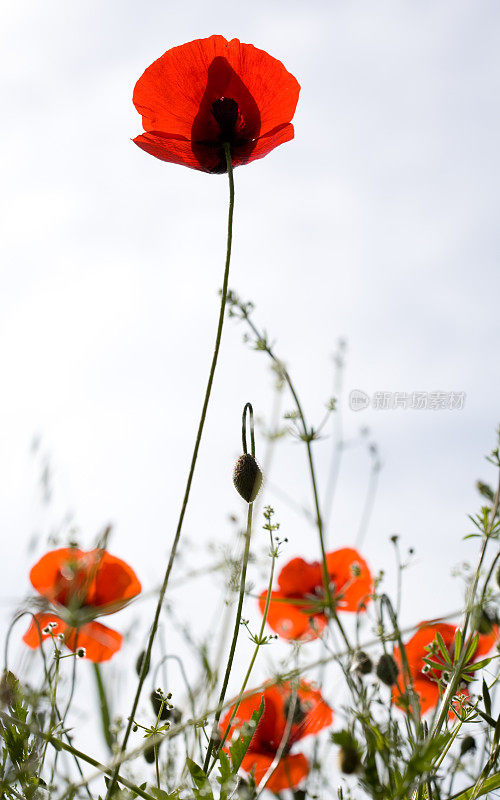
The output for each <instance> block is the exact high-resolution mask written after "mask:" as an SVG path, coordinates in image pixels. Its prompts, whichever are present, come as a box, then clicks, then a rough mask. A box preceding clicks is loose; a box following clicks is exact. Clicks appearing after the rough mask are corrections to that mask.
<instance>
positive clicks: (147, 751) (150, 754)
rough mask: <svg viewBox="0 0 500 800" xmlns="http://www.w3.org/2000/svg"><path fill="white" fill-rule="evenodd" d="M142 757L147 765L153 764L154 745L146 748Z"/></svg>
mask: <svg viewBox="0 0 500 800" xmlns="http://www.w3.org/2000/svg"><path fill="white" fill-rule="evenodd" d="M143 756H144V758H145V760H146V761H147V762H148V764H154V763H155V748H154V745H151V747H146V749H145V750H144V751H143Z"/></svg>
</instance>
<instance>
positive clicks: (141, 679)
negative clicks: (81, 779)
mask: <svg viewBox="0 0 500 800" xmlns="http://www.w3.org/2000/svg"><path fill="white" fill-rule="evenodd" d="M224 153H225V156H226V166H227V174H228V178H229V211H228V219H227V247H226V263H225V267H224V278H223V282H222V291H221V302H220V310H219V321H218V325H217V333H216V337H215V346H214V353H213V356H212V364H211V366H210V374H209V376H208V382H207V388H206V390H205V398H204V400H203V407H202V411H201V417H200V421H199V424H198V432H197V434H196V441H195V444H194V449H193V455H192V457H191V465H190V468H189V473H188V478H187V482H186V488H185V490H184V498H183V501H182V506H181V510H180V514H179V520H178V522H177V529H176V531H175V536H174V541H173V544H172V549H171V551H170V557H169V560H168V565H167V570H166V572H165V577H164V578H163V583H162V585H161V589H160V593H159V595H158V603H157V605H156V612H155V616H154V619H153V624H152V626H151V632H150V634H149V640H148V645H147V648H146V654H145V656H144V658H143V659H142V667H141V674H140V676H139V683H138V685H137V691H136V693H135V697H134V702H133V704H132V711H131V713H130V716H129V718H128V723H127V728H126V730H125V735H124V737H123V742H122V745H121V752H122V753H123V752H124V751H125V749H126V747H127V743H128V740H129V736H130V733H131V731H132V726H133V724H134V717H135V713H136V711H137V706H138V704H139V699H140V696H141V691H142V687H143V685H144V681H145V679H146V674H147V666H148V664H149V662H150V658H151V650H152V648H153V642H154V638H155V636H156V632H157V630H158V623H159V620H160V613H161V609H162V606H163V599H164V597H165V592H166V591H167V586H168V581H169V578H170V573H171V571H172V566H173V563H174V559H175V555H176V552H177V546H178V544H179V539H180V537H181V531H182V524H183V522H184V515H185V513H186V508H187V504H188V501H189V494H190V491H191V484H192V482H193V477H194V471H195V467H196V461H197V459H198V450H199V449H200V443H201V437H202V434H203V428H204V426H205V419H206V416H207V409H208V403H209V400H210V394H211V392H212V384H213V381H214V375H215V368H216V366H217V359H218V356H219V349H220V343H221V338H222V327H223V325H224V316H225V312H226V300H227V287H228V283H229V266H230V264H231V246H232V241H233V212H234V178H233V163H232V159H231V147H230V145H229V144H228V143H225V144H224ZM118 771H119V765H118V766H117V767H116V768H115V770H114V772H113V777H112V779H111V781H110V782H109V786H108V791H107V793H106V800H109V798H110V797H111V795H112V792H113V789H114V787H115V784H116V780H117V777H118Z"/></svg>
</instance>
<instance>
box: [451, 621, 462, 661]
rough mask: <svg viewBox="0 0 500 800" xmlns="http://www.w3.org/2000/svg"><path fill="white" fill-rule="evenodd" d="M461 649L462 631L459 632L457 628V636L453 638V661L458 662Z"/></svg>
mask: <svg viewBox="0 0 500 800" xmlns="http://www.w3.org/2000/svg"><path fill="white" fill-rule="evenodd" d="M461 649H462V631H461V630H460V628H458V630H457V634H456V636H455V655H454V658H453V660H454V661H458V657H459V655H460V651H461Z"/></svg>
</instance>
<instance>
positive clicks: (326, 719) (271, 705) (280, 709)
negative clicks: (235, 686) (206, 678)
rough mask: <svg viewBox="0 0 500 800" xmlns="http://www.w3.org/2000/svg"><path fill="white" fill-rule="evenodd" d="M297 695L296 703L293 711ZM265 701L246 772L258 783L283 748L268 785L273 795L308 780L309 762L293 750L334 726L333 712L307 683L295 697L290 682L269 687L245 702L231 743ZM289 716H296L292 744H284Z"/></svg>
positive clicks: (244, 766) (226, 720)
mask: <svg viewBox="0 0 500 800" xmlns="http://www.w3.org/2000/svg"><path fill="white" fill-rule="evenodd" d="M294 696H295V704H294V706H293V708H292V703H293V702H294V700H293V698H294ZM262 698H263V699H264V712H263V714H262V716H261V718H260V721H259V723H258V725H257V728H256V729H255V733H254V735H253V737H252V740H251V742H250V746H249V748H248V750H247V752H246V755H245V756H244V758H243V762H242V765H241V766H242V769H244V770H245V772H252V770H254V776H255V782H256V783H257V784H258V783H259V782H260V781H261V780H262V779H263V777H264V775H265V774H266V772H267V770H268V769H269V767H270V766H271V764H272V763H273V761H274V759H275V757H276V754H277V753H278V751H279V750H280V749H281V747H283V752H282V756H281V759H280V761H279V763H278V765H277V767H276V769H275V771H274V772H273V773H272V775H271V777H270V778H269V781H268V782H267V783H266V788H267V789H269V790H270V791H271V792H281V791H282V790H283V789H294V788H296V787H297V786H298V785H299V783H300V782H301V781H302V780H303V779H304V778H305V777H307V775H308V773H309V762H308V760H307V758H306V757H305V755H304V754H303V753H293V754H291V753H290V749H291V748H292V747H293V745H294V744H295V742H298V741H299V739H303V738H304V737H305V736H309V735H310V734H313V733H318V732H319V731H321V730H322V729H323V728H326V727H327V726H328V725H331V724H332V721H333V711H332V709H331V708H330V706H329V705H327V703H325V701H324V700H323V698H322V696H321V694H320V692H319V691H318V690H317V689H314V688H313V687H312V686H311V685H310V684H308V683H306V682H305V681H302V682H301V683H300V685H299V687H298V689H297V692H296V694H295V695H294V691H293V689H292V686H291V684H290V683H288V682H286V683H282V684H279V685H273V686H269V687H268V688H266V689H264V691H263V692H262V693H257V694H253V695H251V696H250V697H247V698H246V699H245V700H242V702H241V703H240V706H239V708H238V711H237V714H236V717H235V718H234V720H233V723H232V725H231V728H230V731H229V737H228V739H229V740H230V739H231V736H232V734H233V732H234V731H235V730H239V729H241V726H242V724H243V723H244V722H248V721H249V720H250V718H251V716H252V714H253V712H254V711H257V709H258V708H259V706H260V702H261V700H262ZM233 708H234V706H233V707H232V708H231V709H230V710H229V711H228V713H227V714H226V716H225V717H224V719H223V720H222V723H221V727H222V731H225V729H226V727H227V725H228V723H229V720H230V719H231V714H232V712H233ZM289 714H293V723H292V727H291V730H290V734H289V737H288V741H286V742H283V738H284V735H285V730H286V727H287V720H288V715H289Z"/></svg>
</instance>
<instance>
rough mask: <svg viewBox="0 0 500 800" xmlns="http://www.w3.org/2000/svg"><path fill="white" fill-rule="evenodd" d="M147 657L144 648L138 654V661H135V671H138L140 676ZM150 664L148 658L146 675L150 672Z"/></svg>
mask: <svg viewBox="0 0 500 800" xmlns="http://www.w3.org/2000/svg"><path fill="white" fill-rule="evenodd" d="M145 658H146V651H145V650H142V652H140V653H139V655H138V656H137V661H136V662H135V671H136V672H137V675H138V676H140V674H141V670H142V663H143V661H144V659H145ZM149 666H150V661H149V659H148V664H147V667H146V675H147V674H148V672H149Z"/></svg>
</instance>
